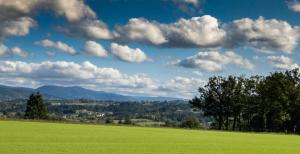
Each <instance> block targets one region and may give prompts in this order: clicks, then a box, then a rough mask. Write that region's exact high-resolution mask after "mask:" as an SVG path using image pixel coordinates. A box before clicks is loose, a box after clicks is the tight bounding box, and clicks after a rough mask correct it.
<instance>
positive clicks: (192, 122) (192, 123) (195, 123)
mask: <svg viewBox="0 0 300 154" xmlns="http://www.w3.org/2000/svg"><path fill="white" fill-rule="evenodd" d="M180 127H182V128H199V127H200V122H199V120H198V119H196V118H192V117H190V118H187V119H186V120H184V121H183V122H182V123H181V125H180Z"/></svg>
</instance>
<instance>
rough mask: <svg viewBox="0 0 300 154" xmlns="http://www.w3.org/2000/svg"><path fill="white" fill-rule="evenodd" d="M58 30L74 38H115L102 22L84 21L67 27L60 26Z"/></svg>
mask: <svg viewBox="0 0 300 154" xmlns="http://www.w3.org/2000/svg"><path fill="white" fill-rule="evenodd" d="M57 30H58V31H60V32H63V33H65V34H66V35H68V36H72V37H83V38H86V39H92V40H95V39H102V40H110V39H112V38H113V36H112V34H111V32H110V31H109V29H108V28H107V26H106V24H105V23H104V22H102V21H100V20H91V19H87V20H83V21H78V22H73V23H71V24H70V25H68V26H67V27H65V26H58V27H57Z"/></svg>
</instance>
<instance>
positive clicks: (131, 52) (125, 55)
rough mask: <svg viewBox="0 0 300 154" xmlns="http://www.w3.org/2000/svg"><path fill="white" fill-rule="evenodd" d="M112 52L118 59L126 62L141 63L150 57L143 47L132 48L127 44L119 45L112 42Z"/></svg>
mask: <svg viewBox="0 0 300 154" xmlns="http://www.w3.org/2000/svg"><path fill="white" fill-rule="evenodd" d="M111 53H112V54H113V55H114V56H115V57H117V58H118V59H120V60H122V61H126V62H136V63H140V62H143V61H146V60H147V59H148V58H147V55H146V54H145V53H144V52H143V51H142V50H141V49H139V48H136V49H132V48H129V47H128V46H126V45H119V44H117V43H112V44H111Z"/></svg>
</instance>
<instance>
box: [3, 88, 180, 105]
mask: <svg viewBox="0 0 300 154" xmlns="http://www.w3.org/2000/svg"><path fill="white" fill-rule="evenodd" d="M32 92H40V93H41V94H42V95H44V97H45V98H46V99H91V100H112V101H172V100H182V99H180V98H172V97H141V96H126V95H121V94H115V93H108V92H104V91H94V90H89V89H85V88H82V87H78V86H73V87H63V86H52V85H47V86H42V87H39V88H37V89H32V88H23V87H10V86H3V85H0V100H13V99H27V98H28V96H29V95H30V94H31V93H32Z"/></svg>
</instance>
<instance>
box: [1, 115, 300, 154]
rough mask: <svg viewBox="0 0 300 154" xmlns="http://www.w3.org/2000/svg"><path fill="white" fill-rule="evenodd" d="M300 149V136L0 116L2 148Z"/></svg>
mask: <svg viewBox="0 0 300 154" xmlns="http://www.w3.org/2000/svg"><path fill="white" fill-rule="evenodd" d="M160 153H163V154H250V153H251V154H299V153H300V136H296V135H275V134H252V133H230V132H216V131H196V130H180V129H168V128H142V127H123V126H99V125H84V124H62V123H44V122H41V123H40V122H18V121H0V154H160Z"/></svg>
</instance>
